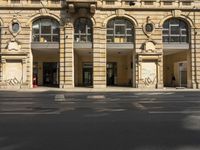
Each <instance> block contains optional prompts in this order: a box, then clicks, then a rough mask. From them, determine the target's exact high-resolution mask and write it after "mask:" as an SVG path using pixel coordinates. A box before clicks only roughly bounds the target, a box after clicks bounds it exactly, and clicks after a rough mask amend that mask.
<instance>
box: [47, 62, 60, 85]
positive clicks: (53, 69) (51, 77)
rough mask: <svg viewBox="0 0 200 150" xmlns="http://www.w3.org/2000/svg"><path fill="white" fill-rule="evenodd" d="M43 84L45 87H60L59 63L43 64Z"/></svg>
mask: <svg viewBox="0 0 200 150" xmlns="http://www.w3.org/2000/svg"><path fill="white" fill-rule="evenodd" d="M43 84H44V85H45V86H57V85H58V63H57V62H44V63H43Z"/></svg>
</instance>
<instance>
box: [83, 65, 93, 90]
mask: <svg viewBox="0 0 200 150" xmlns="http://www.w3.org/2000/svg"><path fill="white" fill-rule="evenodd" d="M83 85H84V86H92V85H93V67H92V64H91V63H84V64H83Z"/></svg>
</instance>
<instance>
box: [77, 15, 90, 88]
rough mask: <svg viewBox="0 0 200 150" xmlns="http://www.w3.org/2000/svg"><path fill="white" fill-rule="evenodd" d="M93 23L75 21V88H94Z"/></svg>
mask: <svg viewBox="0 0 200 150" xmlns="http://www.w3.org/2000/svg"><path fill="white" fill-rule="evenodd" d="M92 45H93V22H92V20H91V19H90V18H86V17H79V18H77V19H76V20H75V21H74V66H75V67H74V68H75V70H74V71H75V74H74V81H75V86H85V87H91V86H93V53H92V50H93V49H92V48H93V46H92Z"/></svg>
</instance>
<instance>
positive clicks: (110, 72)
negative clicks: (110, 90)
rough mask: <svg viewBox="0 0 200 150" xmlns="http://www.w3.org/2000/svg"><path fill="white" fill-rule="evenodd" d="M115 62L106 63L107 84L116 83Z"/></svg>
mask: <svg viewBox="0 0 200 150" xmlns="http://www.w3.org/2000/svg"><path fill="white" fill-rule="evenodd" d="M116 79H117V63H116V62H113V63H107V85H111V86H112V85H116V84H117V81H116Z"/></svg>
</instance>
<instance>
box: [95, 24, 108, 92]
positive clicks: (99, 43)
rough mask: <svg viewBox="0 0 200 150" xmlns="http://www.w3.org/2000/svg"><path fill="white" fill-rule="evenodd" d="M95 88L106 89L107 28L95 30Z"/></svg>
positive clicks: (96, 28)
mask: <svg viewBox="0 0 200 150" xmlns="http://www.w3.org/2000/svg"><path fill="white" fill-rule="evenodd" d="M93 87H94V88H105V87H106V28H105V27H97V26H96V27H94V29H93Z"/></svg>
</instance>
